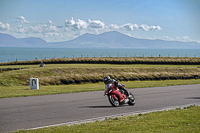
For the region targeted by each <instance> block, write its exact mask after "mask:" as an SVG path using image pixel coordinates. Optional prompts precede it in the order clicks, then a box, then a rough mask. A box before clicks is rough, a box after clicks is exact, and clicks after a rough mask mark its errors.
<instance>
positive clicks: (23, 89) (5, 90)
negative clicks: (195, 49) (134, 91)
mask: <svg viewBox="0 0 200 133" xmlns="http://www.w3.org/2000/svg"><path fill="white" fill-rule="evenodd" d="M120 83H122V84H126V88H128V89H130V88H144V87H158V86H173V85H188V84H200V79H190V80H160V81H128V82H125V81H123V82H120ZM104 89H105V87H104V83H103V82H99V83H96V84H93V83H86V84H78V85H52V86H40V88H39V90H31V89H30V86H0V98H8V97H25V96H35V95H49V94H62V93H75V92H86V91H103V90H104Z"/></svg>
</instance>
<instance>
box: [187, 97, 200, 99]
mask: <svg viewBox="0 0 200 133" xmlns="http://www.w3.org/2000/svg"><path fill="white" fill-rule="evenodd" d="M185 99H200V97H186V98H185Z"/></svg>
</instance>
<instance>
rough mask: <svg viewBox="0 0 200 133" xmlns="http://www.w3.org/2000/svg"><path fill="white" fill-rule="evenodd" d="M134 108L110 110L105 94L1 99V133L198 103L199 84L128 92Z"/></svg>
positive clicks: (125, 107)
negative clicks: (134, 100)
mask: <svg viewBox="0 0 200 133" xmlns="http://www.w3.org/2000/svg"><path fill="white" fill-rule="evenodd" d="M129 91H130V92H131V93H132V94H134V96H135V98H136V104H135V105H134V106H128V105H123V106H121V107H117V108H116V107H112V106H111V105H110V103H109V101H108V99H107V97H104V96H103V94H104V91H96V92H84V93H72V94H58V95H45V96H31V97H19V98H4V99H0V132H1V133H4V132H10V131H18V130H20V129H30V128H36V127H42V126H48V125H54V124H59V123H67V122H73V121H79V120H85V119H91V118H97V117H103V116H110V115H115V114H122V113H129V112H133V113H134V112H140V111H141V112H142V111H144V110H147V111H148V110H154V109H160V108H166V107H172V106H181V105H187V104H194V103H196V104H200V84H197V85H184V86H169V87H152V88H138V89H129Z"/></svg>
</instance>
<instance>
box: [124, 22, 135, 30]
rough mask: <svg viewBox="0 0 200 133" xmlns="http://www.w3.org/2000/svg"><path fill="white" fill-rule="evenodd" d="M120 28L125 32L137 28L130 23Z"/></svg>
mask: <svg viewBox="0 0 200 133" xmlns="http://www.w3.org/2000/svg"><path fill="white" fill-rule="evenodd" d="M122 27H123V28H124V29H125V30H127V31H133V30H135V29H138V28H139V26H138V25H137V24H131V23H127V24H124V25H123V26H122Z"/></svg>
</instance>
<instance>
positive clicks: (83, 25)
mask: <svg viewBox="0 0 200 133" xmlns="http://www.w3.org/2000/svg"><path fill="white" fill-rule="evenodd" d="M65 27H67V28H69V29H72V30H73V29H87V28H97V29H98V28H102V29H103V28H104V27H105V24H104V23H103V22H101V21H100V20H90V19H89V20H88V21H87V22H86V21H84V20H81V19H78V20H76V21H74V18H73V17H71V18H69V20H65Z"/></svg>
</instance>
